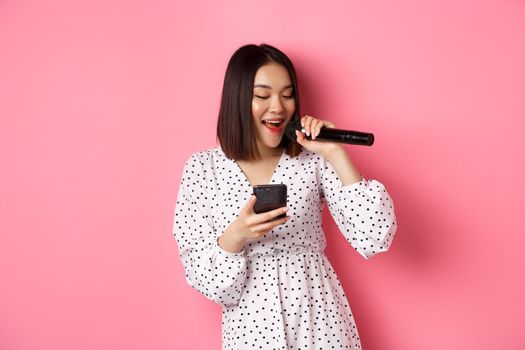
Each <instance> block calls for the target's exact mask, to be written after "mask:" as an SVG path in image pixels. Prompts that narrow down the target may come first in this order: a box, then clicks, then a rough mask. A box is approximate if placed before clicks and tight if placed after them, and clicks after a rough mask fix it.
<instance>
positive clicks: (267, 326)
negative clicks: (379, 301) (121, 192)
mask: <svg viewBox="0 0 525 350" xmlns="http://www.w3.org/2000/svg"><path fill="white" fill-rule="evenodd" d="M270 183H274V184H277V183H283V184H286V185H287V187H288V207H289V211H288V215H289V216H291V219H290V220H289V221H288V222H286V223H285V224H284V225H280V226H277V227H276V228H274V229H273V230H272V231H270V232H269V233H267V234H266V235H265V236H263V237H261V238H259V239H251V240H250V239H249V240H247V241H246V243H245V246H244V249H243V250H242V251H241V252H239V253H230V252H227V251H225V250H223V249H222V248H221V247H220V246H219V245H218V243H217V239H218V237H220V236H221V235H222V233H223V232H224V231H225V230H226V228H227V227H228V226H229V225H230V223H231V222H232V221H233V220H235V219H236V218H237V215H238V214H239V211H240V209H241V208H242V207H243V206H244V205H245V204H246V202H247V201H248V199H249V197H250V196H251V195H252V192H253V190H252V186H251V185H250V183H249V181H248V179H247V178H246V176H245V175H244V173H243V172H242V170H241V168H240V167H239V166H238V164H237V163H236V162H235V160H232V159H228V158H227V157H226V156H225V154H224V152H223V151H222V149H221V148H220V147H216V148H213V149H208V150H204V151H201V152H197V153H194V154H192V155H191V157H190V158H189V159H188V160H187V161H186V163H185V165H184V171H183V175H182V179H181V184H180V187H179V193H178V196H177V203H176V206H175V222H174V227H173V231H174V235H175V238H176V240H177V243H178V247H179V254H180V258H181V261H182V263H183V266H184V270H185V274H186V280H187V281H188V283H189V284H190V285H191V286H192V287H193V288H195V289H196V290H197V291H198V292H199V293H201V294H203V295H204V296H206V297H207V298H209V299H210V300H212V301H214V302H216V303H218V304H220V305H222V348H223V349H232V350H233V349H235V350H238V349H361V345H360V341H359V334H358V332H357V329H356V325H355V322H354V318H353V316H352V311H351V310H350V306H349V304H348V301H347V299H346V295H345V293H344V291H343V288H342V286H341V284H340V282H339V280H338V278H337V276H336V274H335V272H334V270H333V268H332V266H331V265H330V262H329V261H328V260H327V258H326V256H325V254H324V249H325V247H326V240H325V236H324V232H323V229H322V227H321V224H322V217H321V214H322V209H323V204H324V203H327V204H328V208H329V210H330V213H331V214H332V216H333V217H334V220H335V222H336V223H337V225H338V227H339V229H340V230H341V232H342V233H343V235H344V236H345V237H346V239H347V240H348V242H349V243H350V244H351V246H352V247H353V248H354V249H355V250H357V252H358V253H359V254H361V255H362V256H363V257H365V258H369V257H371V256H373V255H374V254H377V253H379V252H383V251H385V250H387V249H388V248H389V246H390V244H391V242H392V239H393V237H394V233H395V231H396V228H397V223H396V218H395V214H394V205H393V202H392V199H391V198H390V196H389V194H388V192H387V191H386V190H385V188H384V186H383V185H382V184H381V183H380V182H378V181H376V180H366V179H363V180H362V181H360V182H358V183H354V184H351V185H347V186H342V185H341V181H340V179H339V178H338V176H337V174H336V172H335V170H334V168H333V167H332V165H331V164H330V163H329V162H327V161H326V160H325V159H324V157H322V156H320V155H317V154H315V153H313V152H310V151H308V150H306V149H303V151H302V152H301V154H300V155H299V156H298V157H296V158H292V157H290V156H289V155H287V154H286V153H284V152H283V154H282V155H281V158H280V160H279V163H278V165H277V168H276V169H275V171H274V173H273V175H272V179H271V182H270Z"/></svg>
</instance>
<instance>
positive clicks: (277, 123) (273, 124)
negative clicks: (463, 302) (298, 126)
mask: <svg viewBox="0 0 525 350" xmlns="http://www.w3.org/2000/svg"><path fill="white" fill-rule="evenodd" d="M262 123H263V124H264V125H265V126H266V127H267V128H268V129H270V130H280V129H281V126H282V125H283V124H284V120H263V121H262Z"/></svg>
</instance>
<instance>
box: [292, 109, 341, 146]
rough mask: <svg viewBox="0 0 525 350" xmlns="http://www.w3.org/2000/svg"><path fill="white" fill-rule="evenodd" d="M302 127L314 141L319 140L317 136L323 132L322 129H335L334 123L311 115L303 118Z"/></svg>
mask: <svg viewBox="0 0 525 350" xmlns="http://www.w3.org/2000/svg"><path fill="white" fill-rule="evenodd" d="M301 126H302V127H303V129H304V130H305V134H306V136H310V135H311V136H312V137H311V138H312V140H315V139H316V138H317V136H318V135H319V133H320V132H321V129H322V128H323V127H324V126H326V127H329V128H334V127H335V125H334V123H332V122H329V121H327V120H320V119H317V118H314V117H312V116H309V115H306V116H304V117H302V118H301ZM296 135H297V133H296Z"/></svg>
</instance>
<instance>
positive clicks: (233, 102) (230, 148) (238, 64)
mask: <svg viewBox="0 0 525 350" xmlns="http://www.w3.org/2000/svg"><path fill="white" fill-rule="evenodd" d="M268 63H276V64H280V65H282V66H283V67H285V68H286V70H287V71H288V74H289V75H290V80H291V81H292V86H293V94H294V99H295V112H294V114H293V115H292V118H291V120H298V119H299V115H300V114H299V90H298V87H297V85H298V84H297V76H296V74H295V69H294V67H293V64H292V61H290V59H289V58H288V57H287V56H286V55H285V54H284V53H283V52H282V51H280V50H278V49H277V48H275V47H273V46H270V45H267V44H261V45H253V44H249V45H245V46H242V47H240V48H239V49H238V50H237V51H235V53H234V54H233V56H232V57H231V58H230V62H229V63H228V67H227V69H226V74H225V77H224V85H223V89H222V99H221V107H220V111H219V119H218V121H217V138H218V140H219V143H220V145H221V148H222V150H223V151H224V154H225V155H226V156H227V157H228V158H229V159H234V160H247V161H251V160H256V159H260V154H259V150H258V148H257V142H256V138H255V128H254V123H253V117H252V99H253V84H254V81H255V74H256V73H257V70H258V69H259V68H260V67H261V66H263V65H265V64H268ZM279 146H282V147H284V151H285V152H286V153H287V154H288V155H290V156H291V157H296V156H297V155H299V154H300V153H301V150H302V146H301V145H300V144H298V143H297V142H294V141H291V140H290V139H288V137H286V135H283V138H282V140H281V143H280V144H279Z"/></svg>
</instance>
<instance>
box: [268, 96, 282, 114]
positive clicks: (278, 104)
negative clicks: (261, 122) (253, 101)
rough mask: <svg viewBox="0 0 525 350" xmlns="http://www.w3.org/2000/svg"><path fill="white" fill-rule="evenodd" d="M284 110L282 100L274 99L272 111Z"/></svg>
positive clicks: (280, 111) (279, 111)
mask: <svg viewBox="0 0 525 350" xmlns="http://www.w3.org/2000/svg"><path fill="white" fill-rule="evenodd" d="M283 110H284V107H283V103H282V101H281V100H280V99H279V98H277V99H274V100H273V101H272V105H271V107H270V112H272V113H276V114H280V113H282V112H283Z"/></svg>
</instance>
